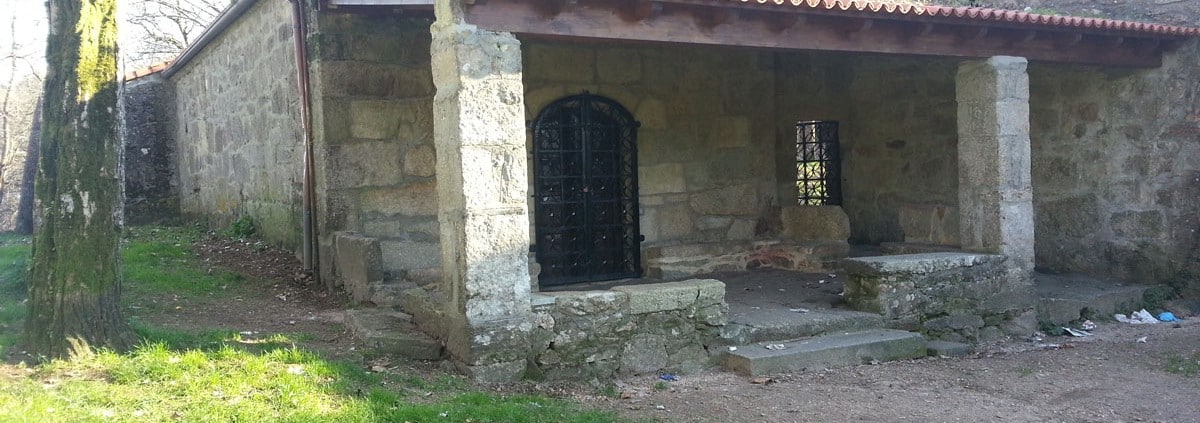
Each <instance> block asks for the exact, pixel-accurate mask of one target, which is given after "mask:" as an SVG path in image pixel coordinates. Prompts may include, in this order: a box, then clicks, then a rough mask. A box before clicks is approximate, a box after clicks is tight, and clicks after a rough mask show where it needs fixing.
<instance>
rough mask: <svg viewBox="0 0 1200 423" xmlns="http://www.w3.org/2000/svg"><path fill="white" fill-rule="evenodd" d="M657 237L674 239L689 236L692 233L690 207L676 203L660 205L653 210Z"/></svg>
mask: <svg viewBox="0 0 1200 423" xmlns="http://www.w3.org/2000/svg"><path fill="white" fill-rule="evenodd" d="M653 214H654V216H655V217H654V222H655V225H654V226H653V229H655V233H656V235H657V236H656V237H655V239H672V238H680V237H684V236H687V235H689V234H691V233H692V231H693V229H694V226H693V225H692V215H691V213H690V211H689V210H688V207H687V206H686V205H683V204H675V205H669V206H664V207H659V208H658V209H657V210H655V211H654V212H653Z"/></svg>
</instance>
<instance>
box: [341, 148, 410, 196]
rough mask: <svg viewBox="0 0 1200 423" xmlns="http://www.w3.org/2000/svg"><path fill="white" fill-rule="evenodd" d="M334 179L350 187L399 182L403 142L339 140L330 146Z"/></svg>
mask: <svg viewBox="0 0 1200 423" xmlns="http://www.w3.org/2000/svg"><path fill="white" fill-rule="evenodd" d="M329 163H330V164H331V166H332V170H334V175H333V176H332V179H334V180H336V181H338V182H339V183H340V184H342V185H343V186H346V187H364V186H383V185H395V184H399V183H400V182H401V181H402V178H401V174H400V173H399V172H396V168H397V167H398V166H399V165H400V146H399V145H397V144H396V143H391V142H362V143H353V144H339V145H335V146H333V147H331V148H330V149H329Z"/></svg>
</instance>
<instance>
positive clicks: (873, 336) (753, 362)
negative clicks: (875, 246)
mask: <svg viewBox="0 0 1200 423" xmlns="http://www.w3.org/2000/svg"><path fill="white" fill-rule="evenodd" d="M782 345H784V346H785V348H784V349H781V350H768V349H766V348H761V347H760V348H753V347H744V348H738V350H737V351H734V352H731V353H729V355H727V356H726V358H725V368H726V369H729V370H732V371H734V372H737V373H739V374H742V375H746V376H760V375H767V374H774V373H781V372H792V371H802V370H809V369H812V370H817V369H826V368H834V367H845V366H852V365H858V364H866V363H870V362H872V361H881V362H882V361H893V360H903V359H909V358H919V357H924V356H925V355H926V354H927V350H926V347H925V338H924V337H922V336H921V334H918V333H912V332H903V331H897V330H888V329H876V330H871V331H865V332H855V333H848V334H843V335H834V336H820V337H816V338H809V339H806V340H802V341H795V342H784V343H782Z"/></svg>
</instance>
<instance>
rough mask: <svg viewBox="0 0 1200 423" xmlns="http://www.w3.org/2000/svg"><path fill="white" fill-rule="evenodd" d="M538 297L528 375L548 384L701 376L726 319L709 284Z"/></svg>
mask: <svg viewBox="0 0 1200 423" xmlns="http://www.w3.org/2000/svg"><path fill="white" fill-rule="evenodd" d="M538 297H539V298H535V300H534V302H535V304H534V308H533V312H534V325H535V328H534V331H533V334H532V345H531V350H530V357H531V359H530V361H531V362H530V363H529V367H528V372H531V374H530V376H532V377H535V378H546V379H551V380H585V381H586V380H593V379H599V380H609V379H612V378H614V377H617V376H627V375H637V374H654V373H655V372H660V371H666V372H674V373H691V372H697V371H700V370H703V369H705V368H707V367H709V366H710V365H711V363H710V362H709V357H710V353H709V351H708V348H709V347H710V346H712V345H714V344H715V343H717V339H718V338H719V336H720V328H721V327H722V326H724V325H725V324H726V322H727V314H728V306H727V305H726V304H725V284H724V283H722V282H720V281H717V280H712V279H698V280H687V281H682V282H667V283H659V284H648V285H632V286H622V287H616V288H613V289H612V290H608V291H564V292H547V293H543V294H541V295H539V296H538Z"/></svg>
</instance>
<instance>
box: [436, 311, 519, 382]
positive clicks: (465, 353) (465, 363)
mask: <svg viewBox="0 0 1200 423" xmlns="http://www.w3.org/2000/svg"><path fill="white" fill-rule="evenodd" d="M449 332H450V333H449V334H447V336H448V337H447V339H446V351H447V352H448V353H450V357H451V359H452V360H454V365H455V366H456V367H457V368H458V370H459V371H461V372H463V373H464V374H466V375H467V376H468V377H470V378H471V379H472V380H474V381H476V382H483V383H503V382H512V381H516V380H519V379H521V377H522V376H523V375H524V374H525V364H526V361H527V359H528V357H529V349H530V337H531V334H532V332H533V315H532V314H530V315H526V316H520V317H513V318H506V319H501V320H493V321H488V322H471V323H467V324H464V325H461V326H459V328H458V330H450V331H449Z"/></svg>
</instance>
